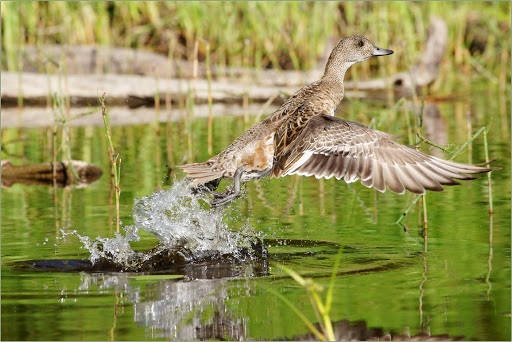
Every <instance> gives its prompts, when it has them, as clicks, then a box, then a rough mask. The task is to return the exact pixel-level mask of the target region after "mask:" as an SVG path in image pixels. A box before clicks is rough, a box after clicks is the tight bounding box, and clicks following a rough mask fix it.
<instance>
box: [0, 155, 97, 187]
mask: <svg viewBox="0 0 512 342" xmlns="http://www.w3.org/2000/svg"><path fill="white" fill-rule="evenodd" d="M1 168H2V169H1V171H2V185H3V186H5V187H11V186H12V185H13V184H15V183H21V184H28V185H47V186H53V185H56V186H58V187H67V186H74V187H84V186H87V185H88V184H90V183H92V182H94V181H96V180H98V179H99V178H100V177H101V175H102V173H103V172H102V171H101V169H100V168H99V167H97V166H95V165H91V164H88V163H86V162H83V161H79V160H71V161H70V162H67V161H65V162H57V163H56V164H55V168H54V165H53V163H42V164H31V165H12V164H11V163H10V162H9V161H7V160H4V161H2V164H1ZM54 172H55V173H54Z"/></svg>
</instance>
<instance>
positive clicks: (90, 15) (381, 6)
mask: <svg viewBox="0 0 512 342" xmlns="http://www.w3.org/2000/svg"><path fill="white" fill-rule="evenodd" d="M1 6H2V33H3V34H2V47H3V49H4V51H5V56H6V57H5V59H4V61H3V67H4V68H7V69H9V70H19V69H20V67H21V65H20V53H21V52H20V51H21V49H22V46H23V45H24V44H30V45H37V46H42V45H46V44H71V45H72V44H96V45H109V46H121V47H131V48H137V49H141V48H149V49H152V50H153V51H156V52H159V53H163V54H166V55H168V56H170V57H171V56H172V58H177V59H188V58H189V57H190V56H192V55H194V50H195V49H197V56H198V60H199V61H205V60H206V58H207V55H208V54H210V56H209V57H211V63H212V65H218V66H227V65H229V66H249V67H255V68H281V69H311V68H314V67H315V66H317V65H318V62H320V61H321V59H322V58H325V55H324V53H325V50H326V48H327V46H328V45H329V44H331V43H333V42H334V41H335V40H336V39H337V38H339V37H340V36H346V35H348V34H352V33H364V34H366V35H368V36H370V37H372V39H373V40H374V41H376V42H378V43H379V45H382V46H385V47H392V48H393V49H395V50H397V51H398V52H400V53H396V54H395V55H393V56H391V57H390V58H387V59H385V60H384V59H374V60H372V61H371V62H370V63H363V64H361V65H358V66H357V67H355V68H354V69H353V70H352V71H351V73H350V74H351V76H352V77H353V78H365V77H368V76H370V74H374V71H375V70H377V73H378V74H379V75H381V76H383V75H389V74H390V73H393V72H396V71H399V70H400V69H402V66H403V65H410V63H411V62H412V61H414V60H416V59H417V58H418V57H419V56H418V52H419V51H421V48H422V46H421V45H422V44H423V42H424V39H425V37H426V28H427V27H428V22H429V18H430V16H431V15H436V16H439V17H441V18H443V19H444V20H445V21H446V23H447V25H448V35H449V37H448V42H449V45H448V47H447V53H446V54H447V56H448V58H446V60H448V62H446V65H445V68H447V69H449V70H462V72H461V73H460V74H462V75H464V76H467V73H473V72H474V73H476V74H477V75H479V76H480V77H484V78H487V79H489V80H491V81H492V82H494V83H496V82H497V80H498V81H499V79H500V76H498V77H496V76H495V75H503V74H507V72H508V65H509V64H510V54H509V53H508V52H509V51H510V39H508V36H509V34H510V24H509V11H508V6H509V4H508V3H507V2H501V3H500V2H495V3H485V2H478V3H472V2H470V3H466V2H424V3H419V2H416V3H410V2H343V3H341V2H279V3H276V2H268V1H260V2H2V4H1ZM220 18H222V20H219V19H220ZM197 41H205V42H209V46H207V45H206V44H200V45H199V46H197ZM20 48H21V49H20ZM458 75H459V73H455V74H453V73H450V74H446V73H441V77H440V78H441V80H438V81H437V82H436V84H435V85H434V86H435V87H436V88H437V89H438V90H442V88H446V87H451V86H452V83H453V81H454V80H455V79H456V78H457V77H458ZM349 77H350V75H349ZM506 78H507V77H506ZM459 80H460V79H459ZM498 83H499V82H498ZM502 84H506V82H505V83H503V82H502Z"/></svg>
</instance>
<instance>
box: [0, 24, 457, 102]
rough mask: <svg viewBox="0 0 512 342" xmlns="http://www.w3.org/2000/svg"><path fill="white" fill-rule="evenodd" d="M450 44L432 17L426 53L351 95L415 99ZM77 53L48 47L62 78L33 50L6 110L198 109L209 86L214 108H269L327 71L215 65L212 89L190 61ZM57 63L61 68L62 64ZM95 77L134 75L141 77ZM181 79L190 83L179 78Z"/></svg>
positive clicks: (11, 83) (9, 91)
mask: <svg viewBox="0 0 512 342" xmlns="http://www.w3.org/2000/svg"><path fill="white" fill-rule="evenodd" d="M446 43H447V28H446V24H445V23H444V21H442V20H441V19H438V18H435V17H432V18H431V23H430V26H429V32H428V38H427V41H426V43H425V49H424V51H423V52H422V53H421V54H420V56H421V57H420V59H419V60H418V61H417V63H416V64H415V65H414V66H413V67H412V68H411V69H410V70H408V71H406V72H401V73H398V74H395V75H392V76H390V77H387V78H381V79H373V80H366V81H352V82H346V83H345V95H346V97H347V98H369V97H371V98H373V97H376V98H380V97H387V92H388V91H389V90H393V91H394V93H395V95H399V96H410V95H411V94H413V93H414V90H417V89H418V88H420V87H424V86H427V85H429V84H430V83H432V82H433V81H434V80H435V79H436V77H437V75H438V73H439V65H440V62H441V59H442V57H443V55H444V51H445V49H446ZM74 48H75V47H73V48H71V47H58V46H53V47H49V48H48V49H44V51H45V52H44V53H46V54H47V57H44V58H46V60H50V61H59V60H63V61H65V62H62V63H64V64H65V67H60V68H59V69H60V70H61V73H62V72H63V71H65V75H64V76H60V75H57V74H53V75H52V74H37V73H33V71H36V70H41V68H40V67H36V64H34V63H35V62H33V60H34V59H36V60H37V58H41V57H38V56H40V55H41V54H42V52H41V51H42V50H37V49H35V48H27V49H26V51H25V56H26V57H25V58H24V62H27V63H26V69H25V70H26V71H31V72H22V73H12V72H3V73H2V75H1V82H2V86H3V87H2V104H4V105H7V106H9V105H11V106H14V105H17V104H18V102H19V99H23V104H24V105H43V104H47V101H48V100H49V99H51V96H52V94H54V93H58V94H59V95H61V96H69V98H70V103H71V104H72V105H95V104H96V103H97V99H98V97H99V96H101V94H102V93H104V92H105V93H106V94H107V102H108V103H109V104H110V105H128V106H138V105H153V104H154V103H155V98H160V99H164V98H166V97H167V98H170V99H171V100H172V101H173V102H179V101H183V100H185V99H192V98H193V100H194V102H195V103H207V102H208V98H209V91H208V88H209V87H210V88H211V99H212V100H213V102H217V103H243V102H244V98H248V99H250V100H251V102H266V101H267V100H268V99H269V98H272V97H275V96H278V95H279V94H280V93H285V94H287V95H289V94H292V93H293V92H295V91H296V90H297V89H298V88H299V87H301V86H302V85H304V84H305V83H308V82H311V81H312V80H315V79H318V78H319V77H320V76H321V73H322V71H321V70H313V71H309V72H300V71H277V70H254V69H243V68H226V69H224V68H222V69H221V68H219V67H213V68H212V69H213V73H214V80H213V81H211V82H210V84H209V83H208V81H207V80H204V79H194V78H190V76H191V75H190V73H187V72H186V70H189V71H190V70H192V67H191V66H190V65H189V64H188V63H189V62H170V61H169V59H167V58H166V57H163V56H159V55H155V54H151V53H149V52H140V51H139V52H137V51H133V50H129V49H114V48H98V47H84V46H80V47H77V48H76V49H77V51H73V49H74ZM62 56H64V57H62ZM66 58H67V59H68V60H67V61H66ZM99 61H101V62H99ZM55 63H56V64H57V65H59V63H61V62H55ZM178 65H181V66H182V67H178ZM178 69H179V70H181V71H180V72H178V71H177V70H178ZM204 69H205V68H204V66H203V67H201V68H199V69H198V76H204V74H203V73H202V72H201V70H204ZM96 72H110V73H111V72H119V73H125V72H131V73H135V74H136V75H117V74H101V73H96ZM68 73H69V74H68ZM81 73H82V74H81ZM178 76H179V77H183V76H185V78H176V77H178ZM169 77H173V78H169Z"/></svg>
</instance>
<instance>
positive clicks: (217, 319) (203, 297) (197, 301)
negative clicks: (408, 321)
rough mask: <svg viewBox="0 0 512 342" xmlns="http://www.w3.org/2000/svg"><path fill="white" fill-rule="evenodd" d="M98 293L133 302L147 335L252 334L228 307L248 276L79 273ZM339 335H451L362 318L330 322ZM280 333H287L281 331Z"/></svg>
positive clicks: (84, 285) (246, 290)
mask: <svg viewBox="0 0 512 342" xmlns="http://www.w3.org/2000/svg"><path fill="white" fill-rule="evenodd" d="M94 289H97V290H99V292H100V293H105V292H108V291H112V290H114V292H115V293H118V292H122V293H123V295H122V296H121V298H123V300H125V301H127V302H128V303H131V304H132V305H133V312H134V313H133V320H134V322H135V323H137V324H139V325H142V326H144V327H146V328H147V333H148V335H150V337H151V338H171V339H177V340H198V339H199V340H205V339H228V340H246V339H248V338H250V333H249V329H248V318H247V317H240V315H239V314H237V313H235V312H233V310H232V309H230V308H228V306H227V302H228V300H230V299H231V297H234V296H233V291H234V290H236V292H237V293H238V294H240V293H243V294H244V296H255V294H254V292H253V291H251V286H250V283H249V282H236V283H233V282H230V281H229V280H228V279H211V280H194V281H173V280H160V281H155V282H153V283H147V282H141V281H137V280H136V278H135V277H133V276H130V275H129V274H126V273H125V274H123V273H117V274H115V273H111V274H86V273H83V274H82V275H81V285H80V287H79V290H80V291H84V292H86V293H88V292H89V291H91V290H94ZM333 329H334V333H335V336H336V339H337V340H453V339H461V337H455V338H454V337H450V336H448V335H436V336H432V335H428V334H424V333H420V334H418V335H410V334H409V333H407V331H408V328H406V329H404V331H406V333H403V332H402V333H397V332H395V331H391V330H386V329H384V328H380V327H369V326H368V325H367V323H366V322H365V321H362V320H359V321H350V320H346V319H343V320H339V321H336V322H333ZM278 339H281V340H283V339H287V338H286V337H285V336H282V337H278ZM291 339H292V340H313V339H314V336H313V335H312V334H304V335H296V336H293V337H292V338H291Z"/></svg>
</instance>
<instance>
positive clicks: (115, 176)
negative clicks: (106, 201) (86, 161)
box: [99, 94, 121, 233]
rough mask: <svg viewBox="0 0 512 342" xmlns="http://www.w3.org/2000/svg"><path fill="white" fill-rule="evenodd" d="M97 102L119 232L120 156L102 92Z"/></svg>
mask: <svg viewBox="0 0 512 342" xmlns="http://www.w3.org/2000/svg"><path fill="white" fill-rule="evenodd" d="M99 104H100V106H101V115H102V117H103V124H104V126H105V135H106V136H107V142H108V146H107V148H108V155H109V159H110V165H111V173H110V176H111V180H112V186H113V187H114V193H115V198H116V232H118V233H119V226H120V221H121V219H120V213H119V197H120V195H121V185H120V179H121V157H120V155H119V153H117V152H116V150H115V149H114V144H113V142H112V129H111V125H110V116H109V113H108V110H107V106H106V105H105V94H103V95H102V96H101V97H100V98H99Z"/></svg>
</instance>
